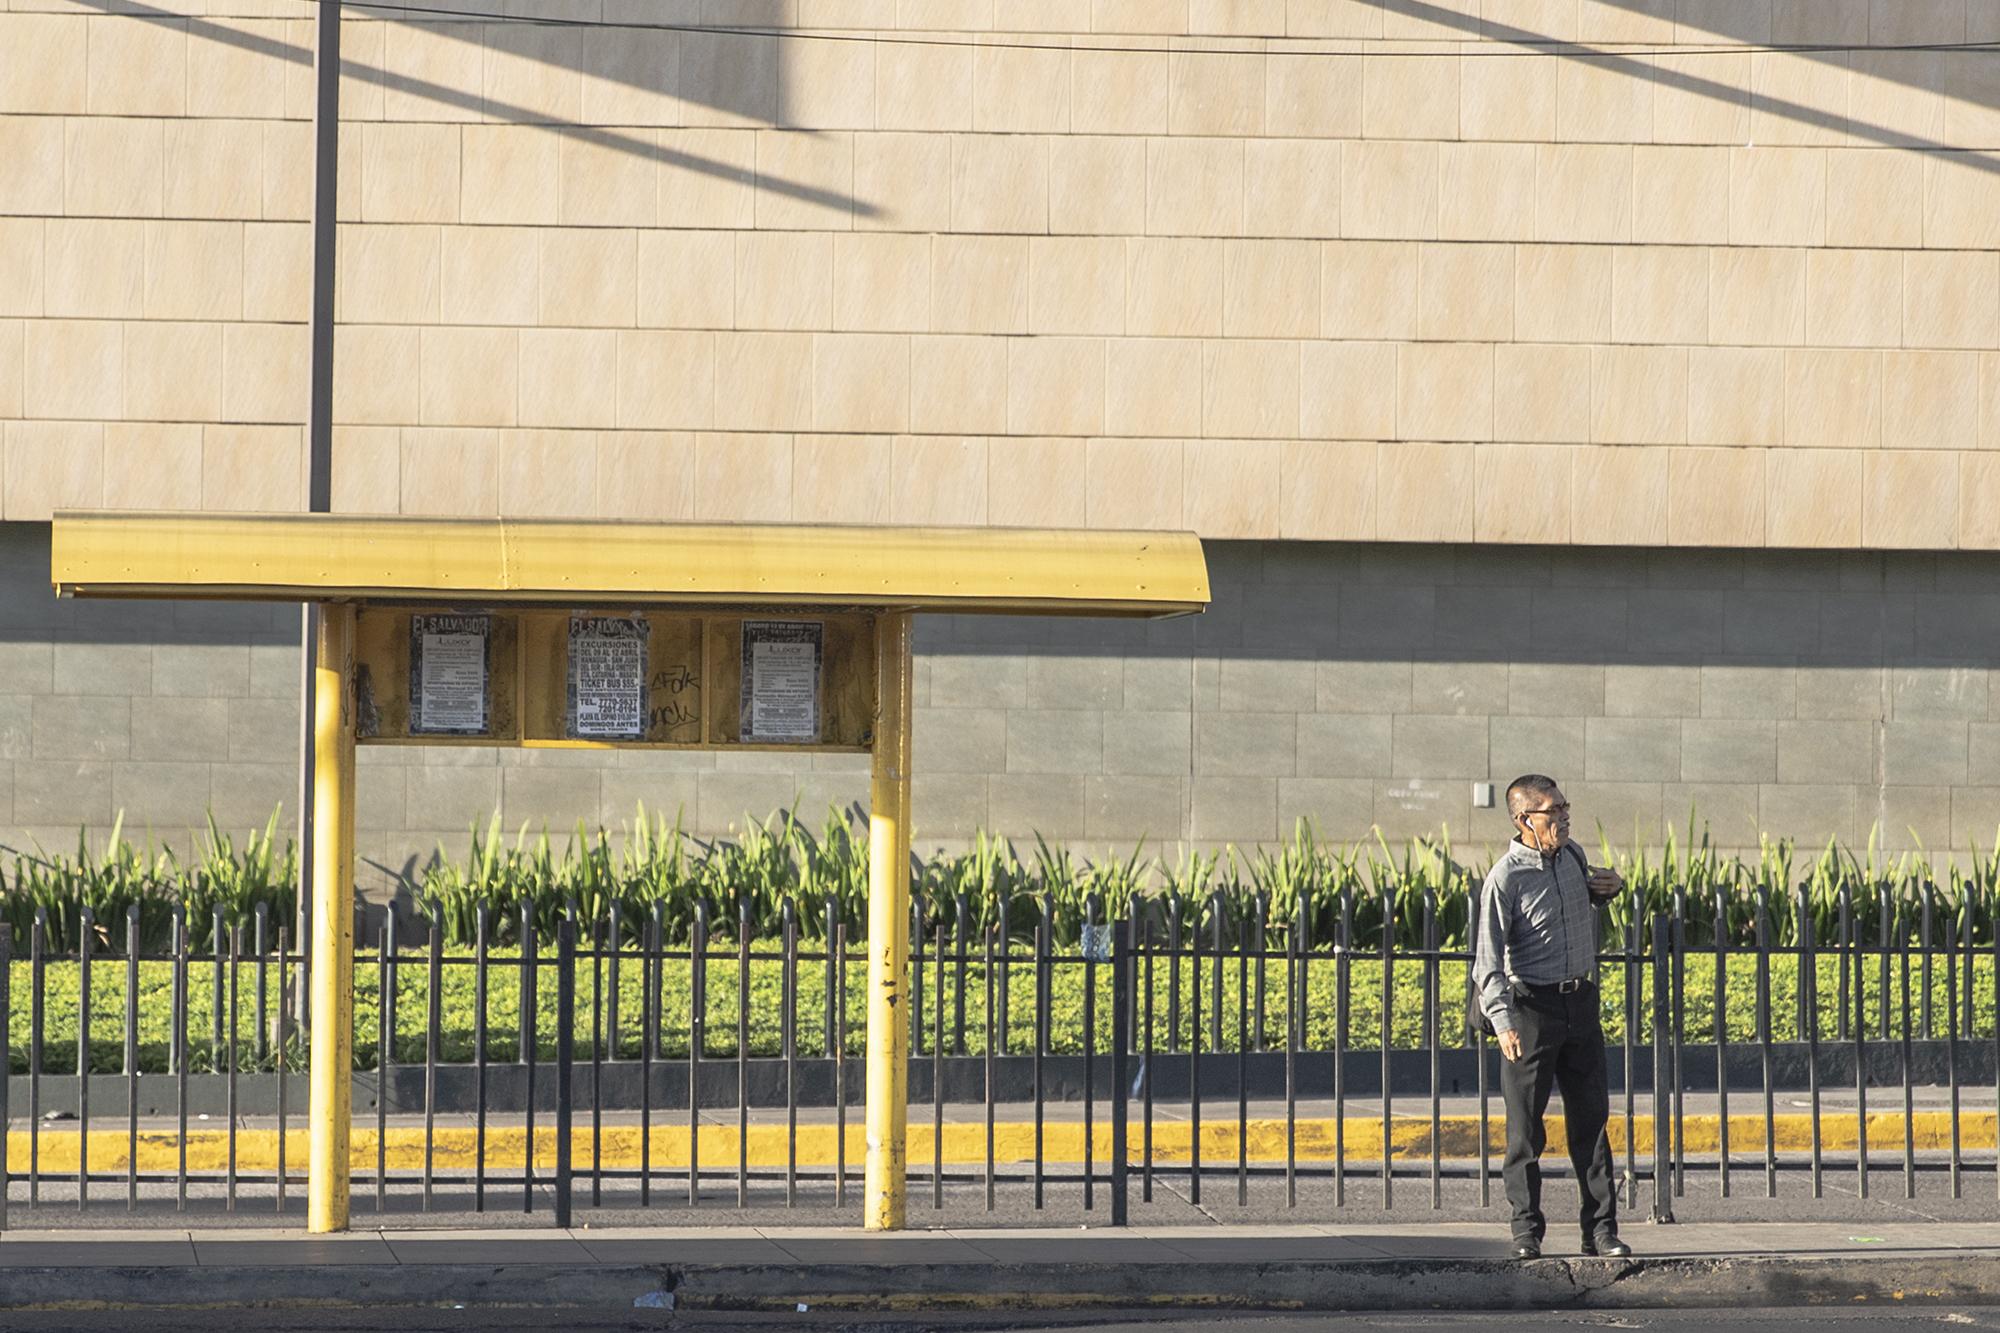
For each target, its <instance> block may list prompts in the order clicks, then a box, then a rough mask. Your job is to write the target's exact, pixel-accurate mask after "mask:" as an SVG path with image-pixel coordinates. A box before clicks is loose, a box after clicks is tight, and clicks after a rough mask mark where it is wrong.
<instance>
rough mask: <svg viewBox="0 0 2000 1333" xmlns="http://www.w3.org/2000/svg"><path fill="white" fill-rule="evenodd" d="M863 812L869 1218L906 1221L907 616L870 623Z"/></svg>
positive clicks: (878, 1227) (886, 1223)
mask: <svg viewBox="0 0 2000 1333" xmlns="http://www.w3.org/2000/svg"><path fill="white" fill-rule="evenodd" d="M875 685H876V688H875V709H876V712H875V748H874V765H873V777H872V780H871V782H870V783H869V789H868V798H869V813H868V1168H867V1176H866V1189H865V1193H866V1208H867V1211H866V1214H865V1224H866V1227H867V1229H868V1230H870V1231H900V1230H901V1229H902V1227H903V1201H904V1199H903V1196H904V1178H905V1170H906V1167H907V1161H906V1152H905V1130H906V1129H907V1127H908V1118H909V1108H908V1098H907V1093H908V1091H909V1076H910V1050H909V1039H910V1017H909V1014H908V1012H907V1010H908V1007H909V994H910V984H909V983H910V615H909V613H908V612H897V613H894V614H890V615H883V616H878V617H877V618H876V621H875Z"/></svg>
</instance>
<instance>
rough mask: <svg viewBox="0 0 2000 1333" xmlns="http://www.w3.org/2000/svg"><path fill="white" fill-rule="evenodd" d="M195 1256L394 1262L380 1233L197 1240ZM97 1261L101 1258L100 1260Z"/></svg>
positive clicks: (263, 1261) (208, 1260)
mask: <svg viewBox="0 0 2000 1333" xmlns="http://www.w3.org/2000/svg"><path fill="white" fill-rule="evenodd" d="M194 1251H195V1258H196V1260H197V1261H198V1262H200V1263H201V1264H202V1265H203V1266H204V1267H208V1266H236V1265H243V1266H252V1267H254V1266H257V1265H270V1264H394V1263H395V1262H396V1256H395V1253H394V1252H393V1251H391V1250H390V1248H389V1246H388V1244H387V1243H386V1242H385V1241H383V1239H382V1238H381V1237H380V1236H351V1237H342V1238H335V1237H331V1236H294V1237H292V1238H291V1239H290V1240H236V1239H233V1238H232V1239H227V1240H223V1239H216V1240H197V1241H196V1242H195V1243H194ZM98 1262H100V1263H101V1262H104V1261H103V1260H99V1261H98Z"/></svg>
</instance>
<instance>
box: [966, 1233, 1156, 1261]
mask: <svg viewBox="0 0 2000 1333" xmlns="http://www.w3.org/2000/svg"><path fill="white" fill-rule="evenodd" d="M959 1234H960V1236H961V1237H962V1238H963V1239H964V1240H965V1241H967V1242H968V1243H969V1244H971V1246H972V1247H973V1248H974V1249H976V1250H978V1251H979V1253H980V1254H982V1255H984V1256H985V1257H986V1258H987V1259H989V1260H991V1261H992V1262H994V1263H1001V1264H1065V1263H1093V1264H1184V1263H1186V1262H1187V1256H1186V1255H1184V1254H1181V1253H1180V1252H1179V1251H1177V1250H1175V1249H1174V1248H1173V1247H1172V1246H1170V1245H1166V1244H1164V1243H1162V1242H1160V1241H1156V1240H1145V1239H1142V1238H1138V1237H1134V1238H1131V1239H1127V1238H1125V1237H1122V1236H1098V1237H1093V1238H1092V1239H1091V1240H1090V1241H1089V1243H1088V1244H1085V1245H1080V1244H1078V1243H1077V1238H1076V1237H1075V1236H1065V1235H1062V1234H1056V1235H1052V1236H1048V1237H1045V1238H1039V1239H1036V1238H1029V1237H1011V1238H987V1237H981V1236H978V1235H968V1234H966V1233H962V1232H961V1233H959Z"/></svg>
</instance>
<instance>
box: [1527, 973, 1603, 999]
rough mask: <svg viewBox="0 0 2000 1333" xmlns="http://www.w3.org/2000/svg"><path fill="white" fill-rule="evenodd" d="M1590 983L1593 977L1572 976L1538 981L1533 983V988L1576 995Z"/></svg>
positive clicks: (1559, 993)
mask: <svg viewBox="0 0 2000 1333" xmlns="http://www.w3.org/2000/svg"><path fill="white" fill-rule="evenodd" d="M1590 984H1591V978H1589V977H1571V978H1570V979H1569V980H1567V981H1538V982H1535V983H1534V984H1533V986H1532V987H1531V989H1534V990H1539V991H1554V992H1555V993H1556V994H1558V995H1574V994H1575V993H1576V992H1577V991H1580V990H1582V989H1583V988H1584V987H1585V986H1588V985H1590Z"/></svg>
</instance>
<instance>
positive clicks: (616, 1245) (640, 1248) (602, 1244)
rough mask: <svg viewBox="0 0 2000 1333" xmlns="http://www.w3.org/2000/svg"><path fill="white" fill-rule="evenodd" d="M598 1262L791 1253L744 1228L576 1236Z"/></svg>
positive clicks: (724, 1260)
mask: <svg viewBox="0 0 2000 1333" xmlns="http://www.w3.org/2000/svg"><path fill="white" fill-rule="evenodd" d="M578 1239H579V1242H580V1243H581V1244H582V1246H583V1247H584V1248H585V1249H586V1250H589V1251H590V1253H591V1255H592V1256H593V1257H595V1258H596V1260H597V1262H598V1263H601V1264H784V1263H790V1262H791V1256H790V1255H789V1254H787V1253H786V1252H785V1250H784V1249H783V1248H782V1247H780V1246H779V1245H778V1243H777V1242H776V1241H771V1240H766V1239H764V1238H763V1237H762V1236H759V1235H757V1234H756V1233H755V1232H753V1231H749V1230H747V1229H746V1230H745V1231H743V1232H742V1233H741V1234H740V1235H738V1236H735V1237H731V1238H727V1239H724V1238H720V1237H692V1238H690V1237H682V1238H674V1237H647V1238H643V1239H642V1238H638V1237H626V1238H624V1239H616V1238H606V1237H599V1236H583V1237H579V1238H578Z"/></svg>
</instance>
